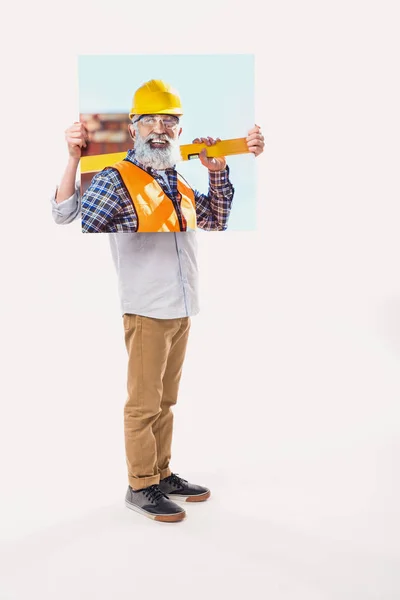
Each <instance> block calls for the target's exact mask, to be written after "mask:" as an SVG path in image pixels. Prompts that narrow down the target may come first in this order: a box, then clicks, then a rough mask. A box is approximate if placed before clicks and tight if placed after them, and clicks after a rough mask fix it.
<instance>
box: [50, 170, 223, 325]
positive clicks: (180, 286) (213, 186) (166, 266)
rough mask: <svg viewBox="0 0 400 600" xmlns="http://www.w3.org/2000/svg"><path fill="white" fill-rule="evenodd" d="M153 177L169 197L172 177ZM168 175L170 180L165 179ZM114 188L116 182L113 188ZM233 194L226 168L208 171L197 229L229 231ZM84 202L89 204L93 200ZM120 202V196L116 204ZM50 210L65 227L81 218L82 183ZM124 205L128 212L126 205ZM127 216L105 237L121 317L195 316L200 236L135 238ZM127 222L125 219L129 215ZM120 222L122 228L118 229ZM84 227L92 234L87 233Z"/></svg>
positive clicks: (147, 235) (140, 235) (144, 235)
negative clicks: (125, 315)
mask: <svg viewBox="0 0 400 600" xmlns="http://www.w3.org/2000/svg"><path fill="white" fill-rule="evenodd" d="M155 175H157V181H159V183H160V185H161V186H162V187H163V189H164V191H165V193H168V191H169V186H170V185H172V187H173V185H174V182H173V177H174V175H173V173H172V172H170V173H168V174H167V173H164V174H163V175H161V174H160V173H158V174H157V173H155ZM165 176H166V177H167V180H166V179H164V177H165ZM96 177H97V176H96ZM167 181H168V184H167ZM95 186H96V182H92V184H91V187H92V192H93V193H97V192H94V189H93V188H94V187H95ZM113 186H114V183H113V184H112V186H110V187H113ZM92 192H91V193H92ZM111 192H112V193H111ZM233 192H234V189H233V186H232V184H231V182H230V181H229V169H228V167H227V168H226V169H225V170H224V171H220V172H217V173H214V172H209V190H208V194H207V195H204V194H200V193H199V192H197V191H196V192H195V194H196V198H199V199H200V202H199V207H198V209H197V205H196V212H197V214H198V227H201V228H202V229H206V230H208V231H212V230H214V231H221V230H223V229H226V227H227V223H228V218H229V212H230V207H231V201H232V197H233ZM169 193H170V192H169ZM114 194H115V188H114V190H111V191H110V192H109V193H107V194H106V197H111V198H112V199H113V200H114V201H115V200H116V199H115V198H114ZM86 198H87V201H89V196H87V197H86ZM113 200H112V201H113ZM121 201H122V200H121V196H119V200H118V203H119V202H121ZM111 203H112V202H111ZM51 205H52V215H53V218H54V220H55V222H56V223H58V224H67V223H71V222H72V221H74V220H75V219H77V218H78V217H79V216H80V215H81V209H82V198H81V195H80V186H79V184H78V183H77V184H76V189H75V193H74V194H73V195H72V196H71V197H70V198H67V199H66V200H64V201H62V202H60V203H57V202H56V200H55V195H53V196H52V198H51ZM122 206H123V207H124V209H125V208H126V209H127V206H126V205H125V204H123V205H122ZM123 213H124V210H121V211H120V213H119V215H118V216H119V217H120V218H121V221H120V222H118V221H117V220H115V219H114V220H113V222H114V224H115V227H116V231H115V232H114V231H113V232H109V233H107V232H105V233H107V235H108V238H109V242H110V247H111V253H112V258H113V262H114V266H115V269H116V272H117V277H118V289H119V297H120V307H121V313H122V314H124V313H133V314H138V315H142V316H147V317H153V318H158V319H173V318H181V317H187V316H193V315H195V314H197V313H198V312H199V298H198V267H197V237H196V236H197V233H196V231H187V232H176V233H175V232H174V233H172V232H166V233H135V232H132V229H129V227H132V224H131V223H132V222H131V221H128V220H124V217H123ZM125 218H126V219H127V215H126V214H125ZM96 220H97V221H100V223H101V218H100V216H97V217H95V218H94V219H93V221H92V224H90V223H87V224H86V225H85V226H83V227H82V228H83V231H90V230H91V229H90V227H91V226H93V227H94V229H96V225H95V222H96ZM117 223H118V226H120V227H121V229H117ZM86 227H88V229H85V228H86ZM124 227H128V229H127V230H126V229H124ZM100 228H101V225H100ZM96 231H97V230H96Z"/></svg>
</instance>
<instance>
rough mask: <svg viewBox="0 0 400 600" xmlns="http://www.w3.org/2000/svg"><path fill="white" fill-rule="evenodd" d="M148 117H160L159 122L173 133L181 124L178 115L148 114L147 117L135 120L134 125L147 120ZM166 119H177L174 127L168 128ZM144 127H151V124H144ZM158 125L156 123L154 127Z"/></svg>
mask: <svg viewBox="0 0 400 600" xmlns="http://www.w3.org/2000/svg"><path fill="white" fill-rule="evenodd" d="M146 117H158V119H157V120H158V121H161V122H162V124H163V125H164V127H165V129H170V130H171V131H173V130H174V129H176V128H177V127H178V125H179V124H180V121H179V117H178V116H176V115H159V114H151V113H150V114H147V115H140V116H139V118H138V119H135V120H134V121H132V122H133V123H139V121H141V120H142V119H144V118H146ZM164 118H169V119H170V118H173V119H176V122H175V123H174V124H173V125H172V126H168V125H166V124H165V122H164ZM143 125H144V126H145V127H151V125H150V124H149V123H143ZM155 125H156V123H154V125H153V127H154V126H155Z"/></svg>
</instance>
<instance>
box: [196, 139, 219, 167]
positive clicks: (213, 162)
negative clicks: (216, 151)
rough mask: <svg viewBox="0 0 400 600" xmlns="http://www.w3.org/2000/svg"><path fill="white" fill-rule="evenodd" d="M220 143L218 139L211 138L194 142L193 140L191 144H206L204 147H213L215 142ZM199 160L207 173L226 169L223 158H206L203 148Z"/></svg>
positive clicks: (205, 151)
mask: <svg viewBox="0 0 400 600" xmlns="http://www.w3.org/2000/svg"><path fill="white" fill-rule="evenodd" d="M220 141H221V139H220V138H217V139H215V140H214V138H212V137H206V138H196V139H195V140H193V142H192V144H206V146H214V145H215V144H216V143H217V142H220ZM199 160H200V162H201V164H202V165H204V166H205V167H207V169H208V170H209V171H222V170H223V169H225V167H226V159H225V156H218V157H214V158H210V157H208V156H207V150H206V148H203V150H201V151H200V153H199Z"/></svg>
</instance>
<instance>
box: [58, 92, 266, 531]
mask: <svg viewBox="0 0 400 600" xmlns="http://www.w3.org/2000/svg"><path fill="white" fill-rule="evenodd" d="M182 115H183V110H182V106H181V101H180V97H179V94H178V92H177V91H176V90H174V89H173V88H172V87H171V86H170V85H169V84H168V83H166V82H164V81H160V80H151V81H148V82H146V83H145V84H143V85H142V86H141V87H140V88H139V89H138V90H137V91H136V93H135V94H134V98H133V106H132V108H131V111H130V115H129V116H130V118H131V124H130V125H129V132H130V135H131V137H132V140H133V149H132V150H128V152H127V155H126V157H125V159H124V160H122V161H120V162H118V163H116V164H114V165H112V166H110V167H107V168H105V169H103V170H102V171H101V172H99V173H97V174H96V175H95V176H94V177H93V179H92V182H91V184H90V186H89V188H88V189H87V190H86V192H85V193H84V195H83V196H82V197H81V194H80V185H79V182H78V181H77V180H76V174H77V168H78V165H79V161H80V158H81V149H82V148H84V147H85V146H86V144H87V143H88V132H87V130H86V128H85V126H84V124H83V123H74V124H73V125H71V127H69V128H68V129H67V130H66V132H65V137H66V141H67V145H68V152H69V160H68V164H67V166H66V169H65V172H64V174H63V176H62V179H61V182H60V184H59V186H58V188H57V190H56V193H55V195H54V196H53V197H52V198H51V205H52V214H53V218H54V220H55V222H56V223H59V224H67V223H71V222H72V221H74V220H75V219H77V218H79V217H80V216H81V217H82V230H83V232H85V233H95V232H107V233H109V234H110V235H109V242H110V247H111V252H112V257H113V261H114V264H115V268H116V271H117V276H118V289H119V294H120V307H121V315H122V317H123V328H124V336H125V344H126V348H127V353H128V373H127V399H126V403H125V407H124V431H125V451H126V463H127V471H128V489H127V492H126V496H125V503H126V506H127V507H128V508H130V509H132V510H134V511H136V512H139V513H141V514H143V515H145V516H147V517H150V518H151V519H154V520H157V521H165V522H176V521H181V520H182V519H184V518H185V516H186V512H185V509H184V505H182V504H181V503H182V502H202V501H204V500H207V498H209V496H210V490H209V489H208V488H207V487H205V486H202V485H196V484H192V483H189V482H188V480H186V479H183V478H182V477H180V476H179V475H178V474H177V473H176V472H172V471H171V468H170V460H171V444H172V433H173V412H172V408H173V406H174V405H175V404H176V402H177V397H178V389H179V382H180V378H181V373H182V367H183V362H184V358H185V352H186V345H187V340H188V335H189V329H190V318H191V317H192V316H194V315H196V314H197V313H198V312H199V304H198V274H197V243H196V231H195V230H196V228H201V229H204V230H208V231H223V230H225V229H226V228H227V225H228V219H229V214H230V210H231V203H232V199H233V195H234V189H233V186H232V183H231V181H230V177H229V167H228V165H227V164H226V158H225V157H214V158H210V157H207V155H206V151H205V150H204V151H202V152H201V153H200V156H199V159H200V162H201V164H202V165H203V166H204V167H205V168H207V169H208V176H209V189H208V193H207V194H202V193H200V192H198V191H197V190H194V189H192V188H191V187H190V185H189V183H188V182H186V181H185V180H184V179H183V177H181V176H180V175H179V174H178V173H177V171H176V168H175V167H176V163H177V162H179V160H180V151H179V142H178V138H179V136H180V134H181V131H182V130H181V127H180V121H179V119H180V117H181V116H182ZM218 139H219V138H217V139H213V138H210V137H201V138H196V139H195V140H193V142H194V143H199V142H204V143H205V144H206V145H207V146H211V145H213V144H215V143H216V142H217V141H218ZM246 140H247V145H248V148H249V151H250V152H252V153H254V155H255V156H258V155H259V154H260V153H261V152H263V149H264V138H263V135H262V133H261V130H260V127H258V126H255V127H254V128H252V129H251V130H250V131H249V132H248V136H247V138H246ZM199 369H200V370H201V369H202V366H201V365H200V366H199ZM94 437H95V432H93V438H94Z"/></svg>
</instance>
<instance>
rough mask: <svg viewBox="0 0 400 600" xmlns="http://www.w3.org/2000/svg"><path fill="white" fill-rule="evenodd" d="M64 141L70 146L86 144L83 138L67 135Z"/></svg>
mask: <svg viewBox="0 0 400 600" xmlns="http://www.w3.org/2000/svg"><path fill="white" fill-rule="evenodd" d="M66 141H67V143H68V144H70V145H71V146H82V145H83V144H85V145H86V142H85V140H83V139H82V138H73V137H67V138H66Z"/></svg>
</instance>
